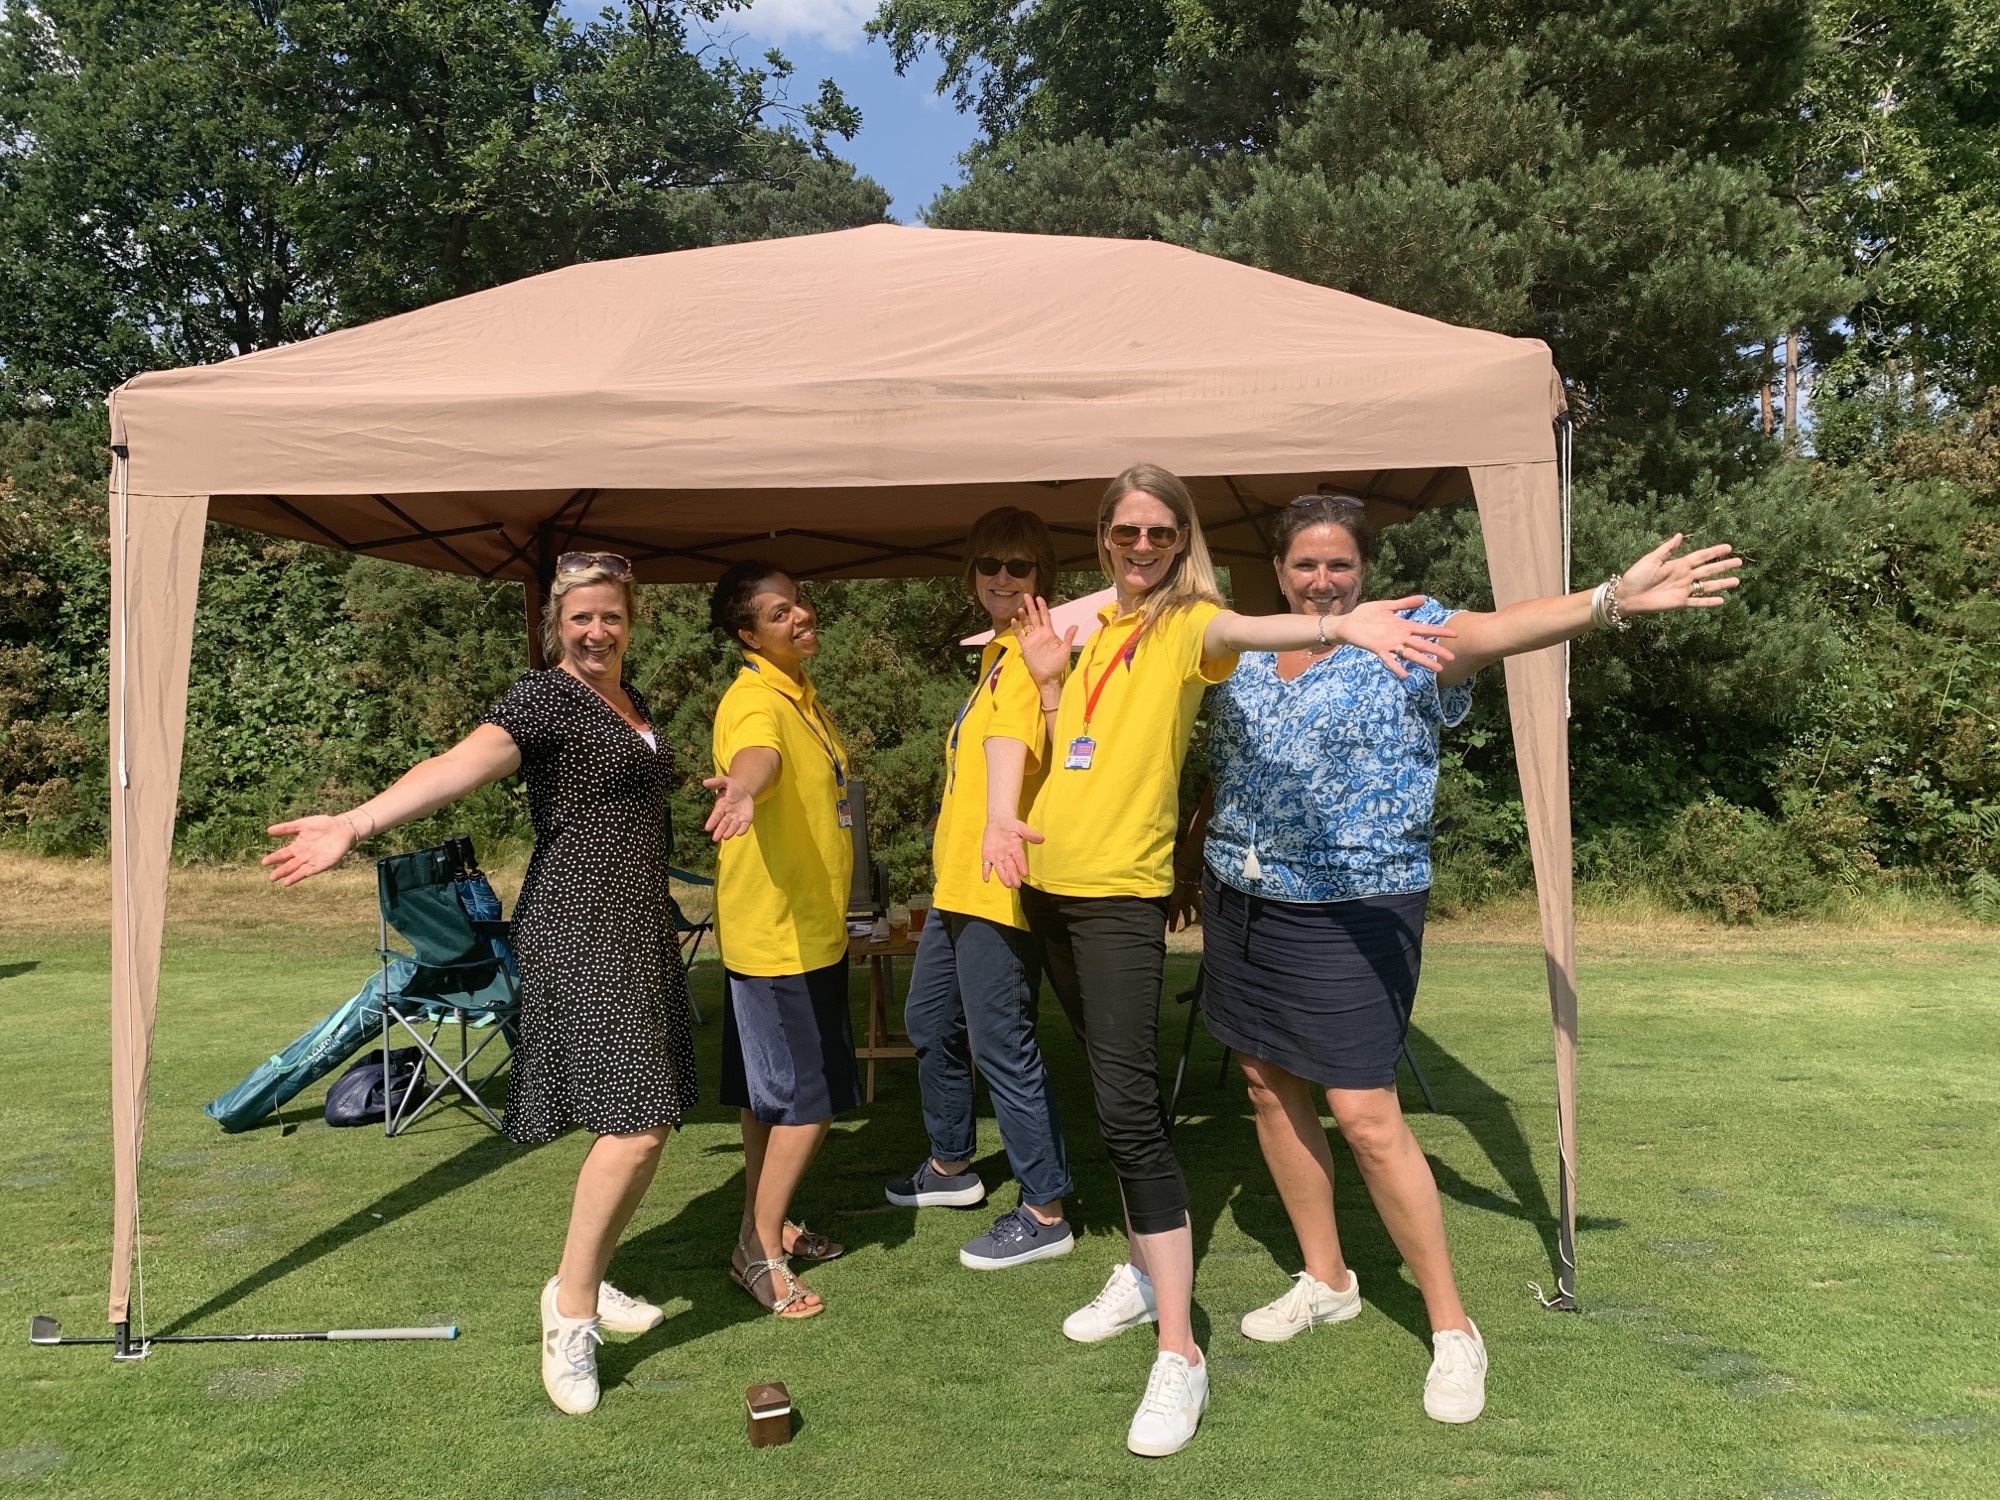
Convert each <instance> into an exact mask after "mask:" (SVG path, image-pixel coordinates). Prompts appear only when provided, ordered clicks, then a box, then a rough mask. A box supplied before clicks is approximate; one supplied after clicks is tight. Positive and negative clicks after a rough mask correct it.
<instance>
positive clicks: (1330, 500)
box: [1292, 495, 1368, 510]
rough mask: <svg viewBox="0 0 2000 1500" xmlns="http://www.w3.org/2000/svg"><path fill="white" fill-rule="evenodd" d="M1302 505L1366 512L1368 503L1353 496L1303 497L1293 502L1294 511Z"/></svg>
mask: <svg viewBox="0 0 2000 1500" xmlns="http://www.w3.org/2000/svg"><path fill="white" fill-rule="evenodd" d="M1301 505H1329V506H1332V507H1333V508H1334V509H1335V510H1365V509H1367V506H1368V502H1367V501H1365V500H1357V499H1355V498H1354V496H1352V495H1301V496H1299V498H1298V499H1296V500H1294V501H1293V502H1292V506H1293V508H1294V509H1296V508H1297V507H1299V506H1301Z"/></svg>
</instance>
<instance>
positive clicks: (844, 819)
mask: <svg viewBox="0 0 2000 1500" xmlns="http://www.w3.org/2000/svg"><path fill="white" fill-rule="evenodd" d="M833 810H834V811H835V812H836V813H838V814H839V815H840V826H841V827H842V828H852V827H853V826H854V806H853V804H852V803H850V802H849V801H848V800H847V799H846V798H845V797H842V798H841V799H840V800H839V801H837V802H835V803H834V804H833Z"/></svg>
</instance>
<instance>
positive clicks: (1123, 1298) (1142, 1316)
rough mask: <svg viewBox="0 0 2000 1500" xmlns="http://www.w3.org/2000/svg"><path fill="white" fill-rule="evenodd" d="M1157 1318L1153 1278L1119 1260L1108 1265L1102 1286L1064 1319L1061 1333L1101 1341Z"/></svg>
mask: <svg viewBox="0 0 2000 1500" xmlns="http://www.w3.org/2000/svg"><path fill="white" fill-rule="evenodd" d="M1159 1321H1160V1305H1159V1303H1157V1302H1155V1301H1154V1300H1153V1278H1152V1277H1150V1276H1148V1275H1147V1274H1146V1273H1145V1272H1144V1271H1141V1270H1140V1269H1139V1268H1138V1267H1137V1266H1134V1265H1130V1264H1128V1263H1127V1262H1125V1261H1122V1260H1121V1261H1120V1262H1119V1263H1118V1264H1117V1265H1115V1266H1113V1267H1112V1268H1111V1275H1110V1277H1109V1278H1108V1279H1107V1280H1106V1281H1105V1283H1104V1290H1103V1291H1101V1292H1099V1293H1098V1294H1097V1295H1096V1296H1095V1297H1093V1298H1091V1299H1090V1301H1088V1302H1086V1303H1085V1304H1084V1305H1083V1306H1082V1307H1079V1308H1078V1309H1077V1310H1076V1311H1075V1312H1073V1313H1071V1314H1070V1315H1069V1316H1068V1317H1066V1318H1064V1319H1063V1337H1064V1338H1069V1339H1074V1340H1075V1341H1076V1342H1077V1343H1079V1344H1101V1343H1103V1342H1104V1341H1105V1340H1106V1339H1109V1338H1116V1337H1117V1336H1118V1335H1119V1334H1121V1333H1123V1332H1124V1331H1125V1330H1126V1329H1128V1328H1137V1327H1139V1326H1140V1325H1141V1324H1144V1323H1157V1322H1159Z"/></svg>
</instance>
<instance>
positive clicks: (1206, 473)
mask: <svg viewBox="0 0 2000 1500" xmlns="http://www.w3.org/2000/svg"><path fill="white" fill-rule="evenodd" d="M1561 409H1562V393H1561V385H1560V383H1559V381H1558V380H1557V377H1556V372H1555V370H1554V367H1553V365H1552V363H1551V361H1550V357H1549V352H1548V349H1547V348H1546V346H1544V345H1543V344H1541V343H1539V342H1536V341H1533V340H1526V339H1513V338H1506V337H1503V336H1500V335H1497V334H1491V333H1482V332H1478V331H1475V330H1470V329H1464V328H1455V327H1451V326H1449V325H1447V324H1443V323H1438V322H1434V321H1432V320H1430V319H1428V318H1421V317H1417V316H1415V315H1413V314H1410V313H1404V312H1398V311H1396V310H1394V309H1391V308H1387V307H1381V306H1377V305H1375V304H1373V303H1370V302H1366V301H1363V300H1361V299H1359V298H1356V297H1351V296H1347V295H1345V294H1343V293H1340V292H1334V291H1328V290H1326V289H1325V288H1321V287H1315V286H1310V285H1307V284H1304V283H1301V282H1297V281H1292V280H1290V279H1287V278H1285V277H1282V276H1276V275H1272V274H1270V273H1268V272H1264V271H1258V270H1254V269H1251V268H1248V267H1245V266H1241V265H1237V264H1234V263H1232V262H1229V261H1223V260H1218V259H1214V258H1212V257H1208V256H1204V255H1200V254H1196V253H1194V252H1192V251H1188V250H1182V249H1178V248H1175V247H1173V246H1169V245H1164V244H1157V243H1149V242H1143V241H1128V240H1097V239H1082V238H1056V237H1043V236H1033V235H1009V234H984V233H968V232H958V231H945V230H932V229H914V228H904V227H900V226H894V225H878V226H873V227H870V228H866V229H856V230H849V231H846V232H843V233H838V234H826V235H815V236H806V237H801V238H796V239H788V240H774V241H765V242H761V243H753V244H742V245H729V246H722V247H718V248H713V249H705V250H689V251H683V252H679V253H677V254H671V255H657V256H648V257H642V258H636V259H631V260H622V261H611V262H604V263H598V264H592V265H583V266H575V267H571V268H569V269H567V270H562V271H555V272H551V273H549V274H547V275H544V276H537V277H533V278H530V279H529V280H526V281H521V282H516V283H514V284H512V285H509V286H504V287H500V288H498V289H496V290H493V291H489V292H482V293H478V294H475V295H473V296H468V297H462V298H459V299H458V300H456V301H453V302H448V303H444V304H441V305H439V306H435V307H429V308H425V309H422V310H421V311H417V312H412V313H406V314H404V315H402V316H400V317H395V318H389V319H386V320H384V321H382V322H379V323H375V324H372V325H369V326H367V327H363V328H355V329H350V330H346V331H343V332H339V333H332V334H327V335H325V336H323V337H321V338H317V339H313V340H310V341H308V342H305V343H302V344H296V345H291V346H288V347H285V348H281V349H273V350H268V351H265V352H262V353H258V354H252V355H248V356H245V357H244V358H241V359H234V360H229V361H226V362H224V363H222V364H219V365H213V366H208V367H204V368H197V369H184V370H167V371H160V372H156V373H153V374H147V375H142V376H139V377H138V378H137V379H135V380H132V381H130V382H128V383H127V384H126V385H124V386H122V387H120V388H119V389H118V390H117V391H115V392H114V393H113V394H112V397H111V429H112V441H113V444H114V454H115V456H116V460H117V461H116V463H115V465H114V470H113V477H112V489H113V538H112V541H113V589H114V594H115V613H114V624H113V636H114V639H113V650H112V684H113V687H112V698H113V715H112V735H113V748H114V757H113V762H114V766H113V792H114V797H113V803H114V808H113V824H112V845H113V859H114V861H115V864H116V867H117V876H118V878H117V881H116V884H115V886H114V892H115V897H116V899H115V900H114V904H113V916H112V922H113V940H114V972H113V991H112V994H113V1027H114V1054H113V1056H114V1061H113V1095H114V1107H113V1109H114V1134H115V1136H116V1139H117V1143H118V1161H117V1198H116V1238H115V1245H114V1256H113V1267H112V1292H111V1316H112V1321H113V1322H114V1323H123V1322H124V1321H125V1320H126V1317H127V1312H128V1306H127V1303H128V1297H127V1291H128V1286H129V1276H128V1272H129V1264H130V1258H131V1250H132V1244H133V1231H134V1226H135V1224H136V1217H137V1203H138V1197H137V1192H138V1188H137V1184H138V1160H139V1147H140V1138H141V1133H142V1131H143V1125H144V1099H145V1080H146V1068H147V1063H148V1059H149V1057H150V1050H151V1034H152V1017H153V1004H154V994H155V989H156V983H157V978H158V966H159V950H160V936H161V924H162V921H163V917H164V899H165V897H164V891H165V879H166V862H167V859H168V856H169V852H170V849H171V843H172V834H173V818H174V805H175V798H176V794H177V790H178V781H179V769H180V752H181V740H182V731H183V724H184V716H185V707H186V690H187V670H188V659H189V643H190V640H191V632H192V628H193V610H194V594H195V586H196V579H197V577H198V572H199V562H200V552H201V540H202V523H203V520H204V518H213V519H216V520H220V521H228V522H233V523H235V524H237V525H241V526H248V527H253V528H255V529H257V530H260V531H265V532H270V533H274V534H277V535H281V536H289V537H295V538H299V539H303V540H307V541H316V542H324V543H328V544H331V545H334V546H339V547H344V548H349V549H351V550H355V551H361V552H368V553H372V554H374V555H376V556H381V557H388V558H393V559H397V560H400V561H405V562H411V563H416V564H419V565H422V566H425V567H431V568H439V569H446V570H450V571H455V572H466V573H476V574H480V575H483V576H486V577H496V578H515V579H521V580H523V581H524V582H526V583H528V584H529V586H530V601H531V605H530V607H531V608H532V601H533V599H534V597H535V595H536V594H537V593H538V592H539V589H538V583H539V581H540V580H542V579H544V578H546V576H547V575H548V571H549V569H550V567H551V566H552V563H553V558H554V556H555V554H556V552H558V551H560V550H563V549H566V548H569V547H573V546H585V547H600V546H601V547H612V548H616V549H617V550H620V551H623V552H626V553H627V554H628V555H629V556H631V557H632V558H633V559H634V560H635V562H636V563H637V564H638V567H639V576H640V577H641V578H642V579H644V580H647V581H671V580H690V581H692V580H705V579H710V578H713V577H715V576H716V575H717V574H718V573H719V572H720V570H721V569H722V567H723V566H725V565H726V564H727V563H728V562H729V561H730V560H731V559H732V558H734V557H739V556H745V555H751V554H755V555H759V556H767V557H771V558H773V559H774V560H776V561H778V562H780V563H781V564H784V565H785V566H787V567H791V568H793V569H795V570H796V571H798V572H799V573H800V574H802V575H806V576H811V575H815V574H838V575H843V576H857V575H873V576H903V575H914V574H929V573H943V572H950V571H955V570H956V568H957V566H958V561H959V548H960V545H961V541H962V538H963V536H964V534H965V528H966V526H967V524H968V523H969V522H970V521H971V520H972V519H973V518H974V517H976V516H977V515H978V514H980V513H981V512H982V511H984V510H987V509H989V508H991V507H992V506H994V505H998V504H1003V503H1005V504H1015V505H1021V506H1025V507H1027V508H1030V509H1033V510H1036V511H1038V512H1039V513H1040V514H1042V515H1043V516H1044V517H1045V518H1046V519H1047V520H1048V521H1049V522H1050V524H1051V525H1052V526H1054V527H1055V528H1056V529H1057V531H1058V532H1059V534H1061V535H1063V536H1064V537H1066V538H1067V539H1068V541H1069V543H1070V546H1069V547H1068V548H1066V551H1067V554H1068V555H1067V557H1066V561H1068V562H1072V563H1074V564H1076V565H1078V566H1089V565H1094V549H1093V541H1092V535H1091V527H1092V519H1093V516H1094V513H1095V507H1096V504H1097V499H1098V495H1099V492H1100V490H1101V488H1102V485H1103V483H1104V481H1105V480H1106V479H1107V478H1108V477H1109V476H1111V475H1113V474H1115V473H1117V472H1119V471H1120V470H1122V469H1124V468H1125V467H1126V466H1127V465H1129V464H1131V463H1133V462H1135V461H1137V460H1140V459H1149V460H1152V461H1154V462H1157V463H1163V464H1165V465H1166V466H1168V467H1169V468H1171V469H1173V470H1175V471H1176V472H1178V473H1180V474H1181V475H1182V476H1184V477H1185V478H1187V479H1188V481H1189V482H1190V484H1191V486H1192V487H1193V488H1194V490H1195V492H1196V495H1197V498H1198V500H1199V502H1200V505H1201V510H1202V516H1203V520H1204V522H1205V523H1206V524H1207V526H1208V527H1209V529H1210V539H1211V544H1212V545H1213V547H1214V550H1215V551H1216V552H1217V554H1218V560H1219V561H1221V562H1223V563H1225V564H1229V563H1234V564H1236V566H1235V567H1234V568H1233V569H1232V576H1233V579H1234V582H1235V588H1236V592H1237V600H1238V604H1239V607H1244V608H1249V609H1253V610H1254V609H1269V608H1272V607H1275V604H1276V593H1275V588H1274V585H1273V580H1272V575H1271V572H1270V569H1269V567H1268V565H1267V564H1265V563H1264V562H1263V557H1264V552H1263V548H1262V545H1261V542H1260V540H1259V523H1260V522H1261V521H1262V519H1263V518H1264V517H1265V516H1266V515H1268V514H1269V511H1270V508H1271V507H1272V506H1274V505H1282V504H1284V503H1285V502H1286V501H1288V500H1289V499H1290V498H1291V497H1292V496H1294V495H1297V494H1300V493H1304V492H1309V491H1312V490H1314V489H1319V488H1338V489H1343V490H1347V491H1350V492H1353V493H1357V494H1361V495H1363V496H1364V497H1366V498H1367V499H1368V501H1369V502H1370V505H1369V509H1370V514H1371V516H1372V518H1373V519H1374V520H1375V521H1376V522H1377V523H1391V522H1394V521H1397V520H1401V519H1404V518H1406V517H1408V516H1410V515H1414V514H1416V513H1417V512H1419V511H1421V510H1424V509H1426V508H1428V507H1432V506H1436V505H1441V504H1445V503H1447V502H1450V501H1453V500H1457V499H1461V498H1463V497H1464V496H1466V495H1468V494H1470V495H1474V496H1476V498H1477V502H1478V505H1479V510H1480V515H1481V519H1482V522H1483V529H1484V534H1485V538H1486V548H1487V556H1488V561H1489V566H1490V569H1491V573H1492V579H1493V588H1494V595H1495V598H1496V599H1497V600H1498V601H1499V602H1500V603H1502V604H1506V603H1509V602H1512V601H1514V600H1516V599H1522V598H1529V597H1533V596H1535V595H1539V594H1547V593H1553V592H1556V591H1558V590H1560V589H1562V588H1563V587H1564V586H1565V577H1564V570H1565V560H1564V524H1563V517H1562V502H1561V498H1560V487H1559V481H1558V472H1557V463H1556V445H1555V440H1554V436H1553V432H1552V427H1551V423H1552V421H1553V420H1554V419H1555V418H1556V417H1557V416H1558V414H1559V413H1560V411H1561ZM531 634H532V632H531ZM1507 682H1508V690H1509V704H1510V709H1511V713H1512V718H1513V723H1514V731H1515V737H1516V741H1517V745H1518V748H1519V760H1520V766H1521V774H1522V790H1523V796H1524V800H1525V803H1526V807H1527V812H1528V821H1529V827H1530V839H1531V843H1532V847H1533V854H1534V858H1535V866H1536V871H1537V880H1538V884H1539V886H1540V891H1541V903H1542V918H1543V924H1542V925H1543V937H1544V942H1545V946H1546V948H1547V955H1548V978H1549V983H1550V994H1551V1001H1552V1004H1553V1006H1554V1014H1555V1019H1556V1028H1557V1078H1558V1099H1559V1105H1560V1111H1559V1122H1560V1131H1561V1136H1560V1141H1559V1150H1560V1152H1561V1170H1560V1176H1561V1190H1562V1205H1561V1213H1562V1221H1563V1222H1562V1236H1561V1245H1562V1262H1563V1263H1562V1264H1561V1265H1560V1266H1559V1267H1558V1281H1559V1284H1560V1286H1561V1287H1562V1290H1563V1291H1564V1292H1565V1293H1567V1292H1568V1290H1569V1288H1570V1279H1571V1262H1572V1258H1573V1241H1572V1236H1571V1229H1572V1227H1573V1218H1574V1204H1573V1201H1572V1200H1573V1194H1572V1188H1573V1183H1574V1159H1573V1154H1572V1151H1571V1143H1573V1141H1574V1139H1575V1088H1574V1038H1575V993H1574V967H1575V966H1574V952H1573V950H1574V942H1573V935H1572V928H1571V920H1570V847H1569V806H1568V761H1567V754H1568V750H1567V745H1568V732H1567V724H1566V707H1565V685H1564V665H1563V655H1562V652H1561V651H1560V650H1559V649H1558V650H1551V651H1545V652H1540V653H1537V654H1536V655H1534V656H1531V657H1524V658H1517V659H1515V660H1512V661H1510V662H1508V663H1507Z"/></svg>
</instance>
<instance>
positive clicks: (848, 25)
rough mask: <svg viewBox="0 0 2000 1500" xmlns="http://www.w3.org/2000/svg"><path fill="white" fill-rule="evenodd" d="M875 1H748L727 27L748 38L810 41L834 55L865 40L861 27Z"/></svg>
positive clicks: (729, 21) (777, 40)
mask: <svg viewBox="0 0 2000 1500" xmlns="http://www.w3.org/2000/svg"><path fill="white" fill-rule="evenodd" d="M878 4H879V0H752V4H751V6H750V8H749V9H748V10H743V11H737V12H735V13H734V14H733V15H731V16H729V17H728V19H727V23H726V24H729V25H731V26H739V27H741V28H742V29H743V30H744V31H745V32H747V33H749V34H750V35H751V36H754V37H759V38H762V39H764V40H767V41H773V42H782V41H785V40H787V39H789V38H793V37H811V38H812V39H813V40H815V41H817V42H819V43H821V44H822V45H823V46H826V47H830V48H832V49H833V50H834V51H836V52H847V51H851V50H852V49H853V48H855V47H858V46H860V45H861V44H862V43H863V42H864V41H866V40H867V37H866V35H865V34H864V33H863V31H862V29H861V28H862V27H863V26H864V25H866V24H867V23H868V21H869V20H870V19H871V18H872V17H873V16H874V14H875V11H876V9H877V8H878Z"/></svg>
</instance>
